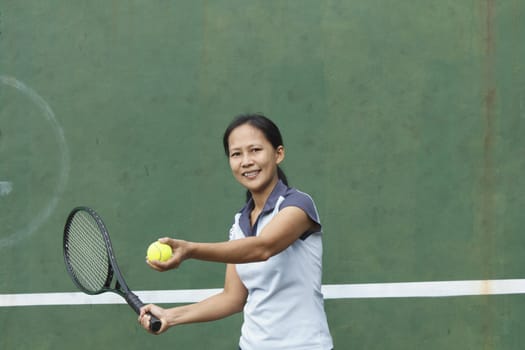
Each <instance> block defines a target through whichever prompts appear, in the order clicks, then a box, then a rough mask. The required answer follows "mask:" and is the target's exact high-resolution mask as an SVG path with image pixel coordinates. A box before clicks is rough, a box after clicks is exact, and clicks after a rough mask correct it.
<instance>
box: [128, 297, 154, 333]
mask: <svg viewBox="0 0 525 350" xmlns="http://www.w3.org/2000/svg"><path fill="white" fill-rule="evenodd" d="M125 299H126V301H127V302H128V304H129V305H130V306H131V307H132V308H133V310H135V312H136V313H137V315H139V314H140V308H141V307H143V306H144V303H143V302H142V301H140V299H139V297H138V296H136V295H135V294H133V293H131V292H129V293H128V294H126V296H125ZM147 314H148V315H149V316H150V320H149V329H151V331H152V332H154V333H157V332H158V331H159V329H160V327H161V326H162V321H161V320H159V319H158V318H157V317H155V315H152V314H151V313H150V312H148V313H147Z"/></svg>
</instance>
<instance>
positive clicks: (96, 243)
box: [64, 207, 162, 332]
mask: <svg viewBox="0 0 525 350" xmlns="http://www.w3.org/2000/svg"><path fill="white" fill-rule="evenodd" d="M64 261H65V263H66V268H67V272H68V273H69V276H71V278H72V279H73V282H74V283H75V284H76V286H77V287H78V288H79V289H80V290H81V291H83V292H84V293H86V294H90V295H94V294H101V293H104V292H114V293H117V294H119V295H120V296H122V297H123V298H124V299H125V300H126V301H127V303H128V304H129V305H130V306H131V308H132V309H133V310H135V312H136V313H137V314H139V313H140V308H141V307H142V306H144V304H143V303H142V301H140V299H139V298H138V297H137V296H136V295H135V294H133V292H132V291H131V290H130V289H129V288H128V285H127V284H126V282H125V281H124V277H122V273H121V272H120V269H119V268H118V265H117V261H116V259H115V255H114V254H113V248H112V247H111V241H110V239H109V234H108V231H107V229H106V226H105V225H104V222H103V221H102V219H101V218H100V216H99V215H98V214H97V213H96V212H95V211H94V210H93V209H91V208H87V207H77V208H75V209H73V210H72V211H71V213H70V214H69V216H68V218H67V221H66V224H65V226H64ZM149 315H150V316H151V320H150V329H151V330H152V331H153V332H157V331H158V330H159V329H160V327H161V325H162V322H161V321H160V320H159V319H157V318H156V317H155V316H153V315H151V314H149Z"/></svg>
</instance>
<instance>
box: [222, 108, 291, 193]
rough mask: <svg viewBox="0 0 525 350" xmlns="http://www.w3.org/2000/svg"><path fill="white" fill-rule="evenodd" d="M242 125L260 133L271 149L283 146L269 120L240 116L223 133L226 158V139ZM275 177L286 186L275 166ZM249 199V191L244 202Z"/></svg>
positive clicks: (258, 116) (276, 128) (278, 132)
mask: <svg viewBox="0 0 525 350" xmlns="http://www.w3.org/2000/svg"><path fill="white" fill-rule="evenodd" d="M244 124H249V125H251V126H253V127H254V128H256V129H258V130H259V131H261V132H262V133H263V134H264V136H265V137H266V139H267V140H268V142H270V143H271V144H272V146H273V148H275V149H277V147H279V146H284V144H283V138H282V136H281V132H280V131H279V128H278V127H277V125H275V123H274V122H272V121H271V120H270V119H268V118H267V117H265V116H264V115H262V114H241V115H239V116H237V117H235V118H234V119H233V120H232V122H231V123H230V124H229V125H228V127H227V128H226V131H224V136H223V137H222V144H223V146H224V153H225V154H226V156H228V155H229V153H230V148H229V144H228V139H229V137H230V134H231V132H232V131H233V130H234V129H235V128H237V127H239V126H241V125H244ZM277 176H278V178H279V179H280V180H281V181H282V182H283V183H284V184H285V185H287V186H288V179H287V178H286V175H285V174H284V172H283V170H282V169H281V168H280V167H279V166H277ZM250 198H251V193H250V191H247V192H246V200H249V199H250Z"/></svg>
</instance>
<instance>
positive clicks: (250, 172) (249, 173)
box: [242, 170, 261, 179]
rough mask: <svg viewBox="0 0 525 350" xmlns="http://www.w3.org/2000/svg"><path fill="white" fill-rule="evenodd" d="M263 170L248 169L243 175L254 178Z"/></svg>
mask: <svg viewBox="0 0 525 350" xmlns="http://www.w3.org/2000/svg"><path fill="white" fill-rule="evenodd" d="M260 172H261V171H260V170H253V171H247V172H244V173H242V176H244V177H246V178H248V179H253V178H254V177H256V176H257V175H258V174H259V173H260Z"/></svg>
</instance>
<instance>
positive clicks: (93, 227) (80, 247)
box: [66, 211, 110, 293]
mask: <svg viewBox="0 0 525 350" xmlns="http://www.w3.org/2000/svg"><path fill="white" fill-rule="evenodd" d="M66 251H67V255H68V257H69V265H70V267H71V270H72V272H73V274H74V276H75V277H76V279H77V281H78V282H79V283H80V284H81V285H82V287H84V289H86V290H88V291H91V292H93V293H96V292H98V291H101V290H102V289H103V288H104V287H105V285H106V281H107V280H108V274H109V273H110V265H109V257H108V252H107V249H106V243H105V241H104V237H103V235H102V233H101V231H100V228H99V226H98V225H97V223H96V221H95V219H93V218H92V217H91V216H90V215H89V214H87V213H85V212H82V211H79V212H77V213H76V214H75V216H74V217H73V219H72V220H71V223H70V225H69V227H68V236H67V244H66Z"/></svg>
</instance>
